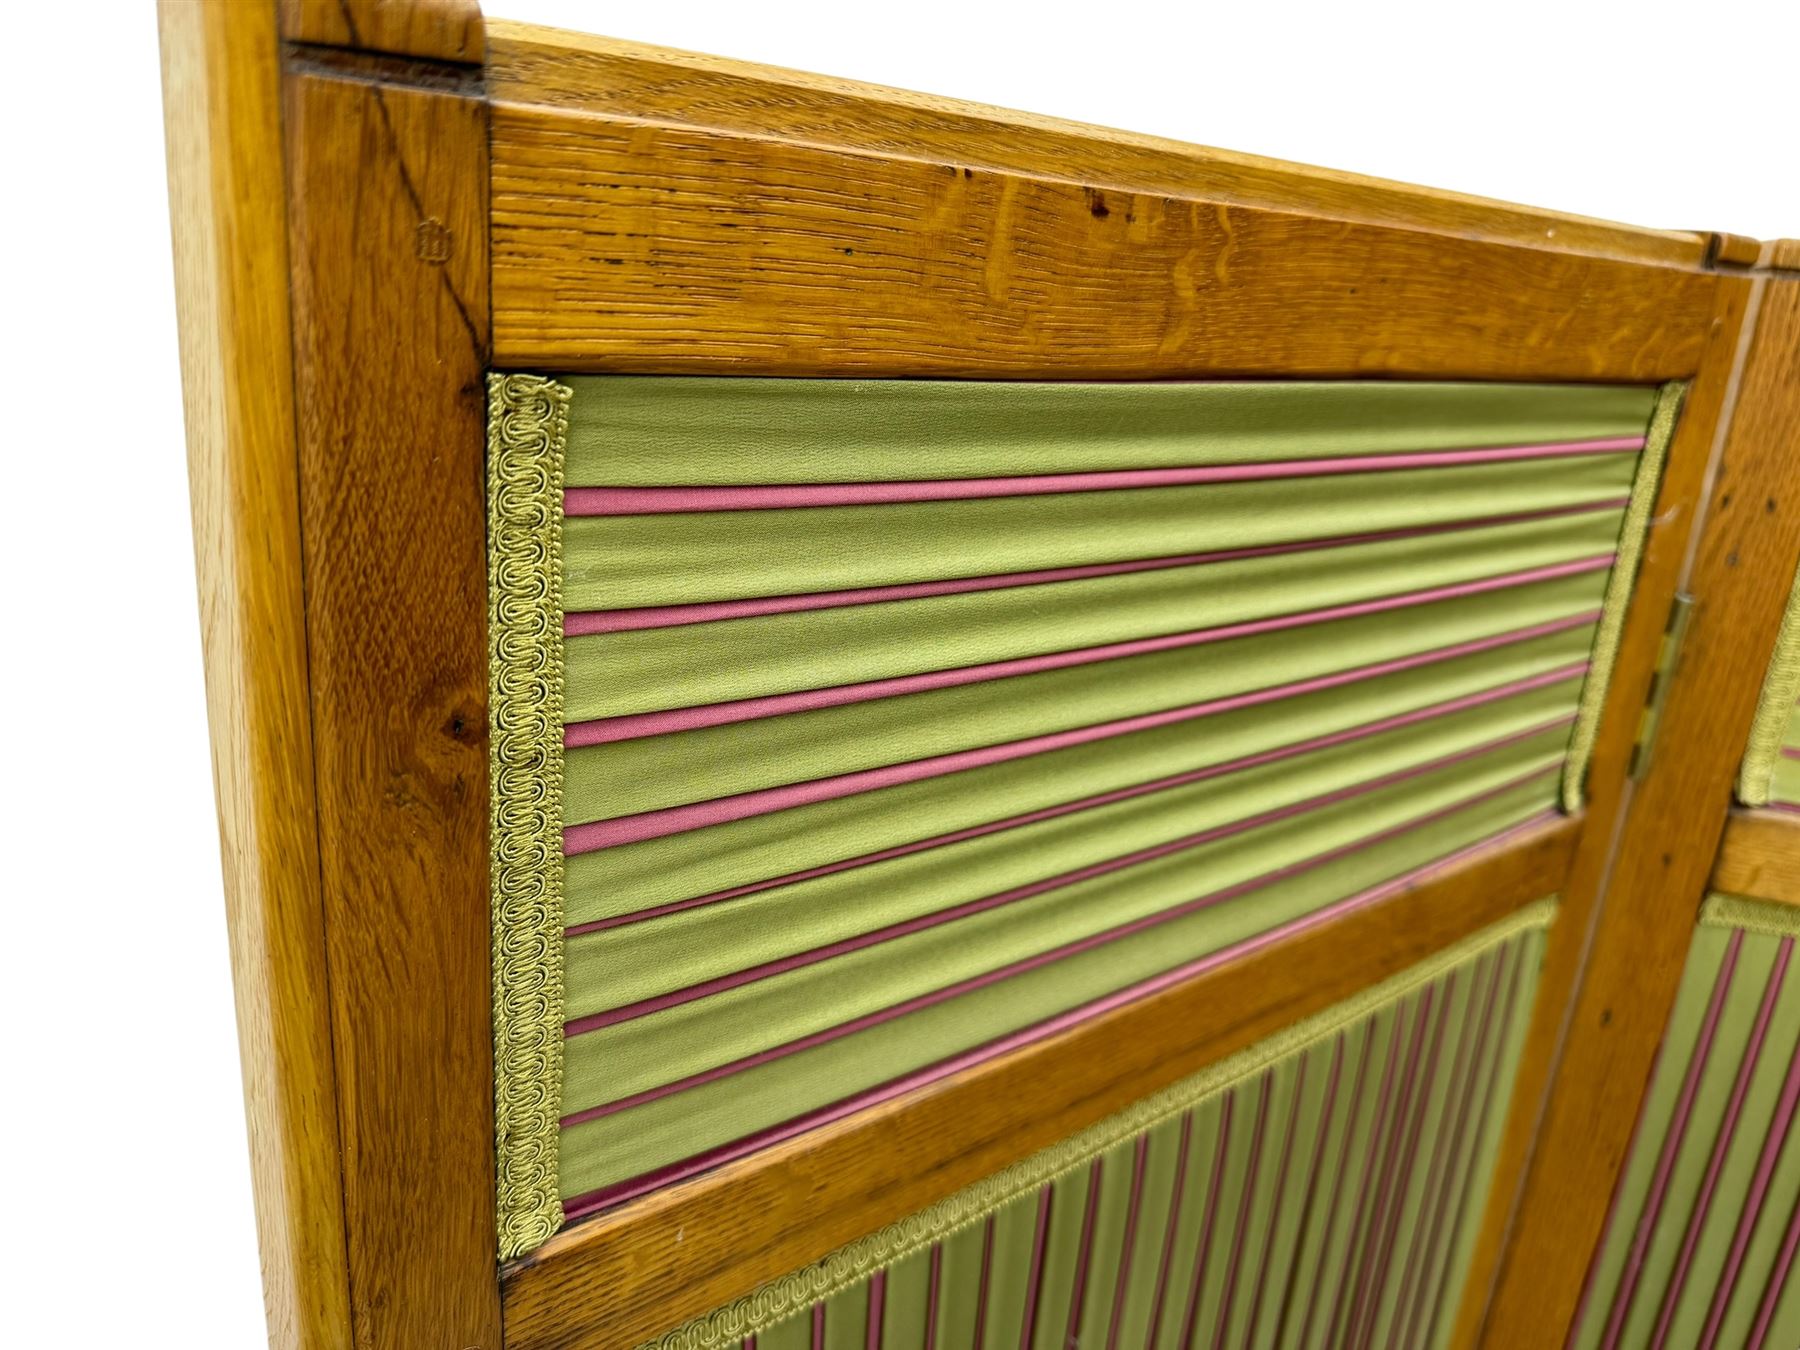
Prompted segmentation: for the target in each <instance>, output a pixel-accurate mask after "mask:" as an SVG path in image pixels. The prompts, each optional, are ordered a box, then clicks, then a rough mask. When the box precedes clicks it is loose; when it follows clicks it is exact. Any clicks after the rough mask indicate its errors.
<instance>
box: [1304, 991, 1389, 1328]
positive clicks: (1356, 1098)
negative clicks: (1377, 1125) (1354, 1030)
mask: <svg viewBox="0 0 1800 1350" xmlns="http://www.w3.org/2000/svg"><path fill="white" fill-rule="evenodd" d="M1398 1022H1399V1019H1398V1015H1396V1018H1395V1024H1396V1026H1398ZM1374 1056H1375V1023H1374V1020H1373V1019H1372V1018H1371V1019H1369V1020H1367V1021H1365V1022H1364V1023H1363V1048H1362V1055H1361V1057H1360V1059H1359V1060H1358V1061H1357V1066H1356V1083H1355V1085H1354V1086H1353V1087H1352V1089H1351V1093H1350V1106H1349V1114H1347V1115H1346V1116H1345V1117H1344V1133H1343V1137H1342V1140H1341V1142H1340V1143H1339V1144H1338V1154H1337V1167H1336V1168H1335V1169H1334V1170H1333V1173H1332V1180H1331V1202H1330V1203H1329V1204H1328V1205H1327V1206H1326V1207H1325V1228H1324V1230H1323V1231H1324V1234H1325V1236H1324V1239H1323V1240H1322V1241H1321V1242H1320V1244H1319V1262H1318V1267H1317V1268H1316V1269H1315V1270H1314V1271H1313V1278H1312V1280H1311V1281H1310V1282H1309V1283H1308V1285H1307V1293H1306V1320H1305V1321H1303V1322H1302V1323H1301V1324H1300V1341H1299V1343H1300V1344H1301V1345H1310V1344H1312V1329H1313V1316H1314V1314H1315V1313H1317V1312H1318V1311H1319V1310H1320V1309H1321V1308H1322V1307H1323V1306H1324V1304H1323V1303H1321V1302H1320V1299H1319V1293H1320V1291H1321V1290H1322V1289H1324V1287H1325V1281H1326V1279H1327V1277H1328V1274H1329V1272H1328V1271H1327V1270H1326V1269H1325V1260H1326V1258H1327V1257H1328V1256H1329V1255H1330V1253H1331V1230H1332V1229H1333V1228H1335V1227H1336V1226H1337V1216H1338V1201H1340V1200H1341V1199H1343V1198H1344V1178H1345V1177H1347V1176H1348V1175H1349V1173H1350V1146H1351V1144H1352V1143H1353V1142H1354V1140H1355V1135H1356V1117H1357V1115H1358V1113H1360V1112H1361V1110H1362V1099H1363V1089H1364V1088H1365V1087H1367V1086H1368V1080H1369V1064H1370V1062H1371V1061H1372V1060H1373V1059H1374ZM1370 1123H1371V1125H1373V1123H1374V1122H1373V1121H1371V1122H1370Z"/></svg>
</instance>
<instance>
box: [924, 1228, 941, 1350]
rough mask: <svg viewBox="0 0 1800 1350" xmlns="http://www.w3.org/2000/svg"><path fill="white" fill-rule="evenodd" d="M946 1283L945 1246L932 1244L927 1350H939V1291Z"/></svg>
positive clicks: (926, 1287)
mask: <svg viewBox="0 0 1800 1350" xmlns="http://www.w3.org/2000/svg"><path fill="white" fill-rule="evenodd" d="M943 1282H944V1244H943V1243H941V1242H934V1243H932V1244H931V1271H930V1274H929V1275H928V1276H927V1278H926V1282H925V1350H937V1324H938V1291H939V1290H940V1289H941V1288H942V1287H943Z"/></svg>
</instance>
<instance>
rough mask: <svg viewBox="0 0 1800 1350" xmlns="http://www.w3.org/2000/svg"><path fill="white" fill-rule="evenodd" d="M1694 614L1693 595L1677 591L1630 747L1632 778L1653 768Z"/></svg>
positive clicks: (1640, 776) (1642, 774)
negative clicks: (1667, 703) (1658, 737)
mask: <svg viewBox="0 0 1800 1350" xmlns="http://www.w3.org/2000/svg"><path fill="white" fill-rule="evenodd" d="M1693 617H1694V597H1693V596H1691V595H1683V594H1682V593H1680V592H1679V591H1678V592H1676V595H1675V599H1674V600H1673V601H1672V602H1671V603H1670V605H1669V621H1668V623H1666V624H1665V625H1664V626H1663V636H1662V649H1661V650H1660V651H1658V652H1657V654H1656V670H1655V672H1654V673H1653V674H1652V675H1651V676H1650V692H1649V693H1648V694H1647V695H1645V697H1644V714H1643V716H1642V717H1641V718H1640V719H1639V720H1638V734H1637V743H1636V744H1635V745H1633V746H1632V747H1631V777H1632V778H1633V779H1634V780H1635V779H1639V778H1642V777H1643V776H1644V771H1645V770H1646V769H1648V768H1649V767H1650V753H1651V751H1652V750H1654V749H1655V748H1656V733H1657V730H1658V728H1659V727H1660V726H1661V725H1662V710H1663V702H1664V701H1665V700H1666V699H1667V698H1668V695H1669V686H1670V685H1672V684H1673V683H1675V672H1676V670H1677V669H1678V668H1679V667H1680V665H1681V645H1682V643H1683V642H1685V641H1686V640H1687V632H1688V623H1689V621H1691V620H1692V619H1693Z"/></svg>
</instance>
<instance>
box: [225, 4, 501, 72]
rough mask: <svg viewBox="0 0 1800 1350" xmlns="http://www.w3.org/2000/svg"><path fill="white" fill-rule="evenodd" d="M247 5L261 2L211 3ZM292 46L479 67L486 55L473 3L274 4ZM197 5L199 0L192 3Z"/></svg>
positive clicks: (476, 6)
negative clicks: (307, 44) (349, 49)
mask: <svg viewBox="0 0 1800 1350" xmlns="http://www.w3.org/2000/svg"><path fill="white" fill-rule="evenodd" d="M213 2H214V3H220V4H223V3H234V4H251V3H261V2H262V0H213ZM275 2H276V6H277V9H278V10H279V13H280V15H281V35H282V36H283V37H284V38H286V39H288V41H290V42H313V43H319V44H321V45H323V46H329V47H353V48H358V49H360V50H363V51H371V52H384V53H386V54H388V55H391V56H416V57H422V58H424V59H427V60H436V61H458V62H478V61H480V60H481V58H482V56H483V55H484V54H485V53H486V50H487V44H486V40H485V35H484V32H483V27H482V20H481V6H480V5H479V4H478V3H476V0H275ZM190 3H199V0H190Z"/></svg>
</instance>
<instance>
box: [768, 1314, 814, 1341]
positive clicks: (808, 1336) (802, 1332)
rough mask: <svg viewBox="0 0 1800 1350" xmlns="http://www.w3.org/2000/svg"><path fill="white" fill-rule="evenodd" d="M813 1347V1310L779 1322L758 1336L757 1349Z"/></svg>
mask: <svg viewBox="0 0 1800 1350" xmlns="http://www.w3.org/2000/svg"><path fill="white" fill-rule="evenodd" d="M811 1347H812V1313H811V1310H804V1311H802V1312H801V1313H799V1314H798V1315H797V1316H794V1317H789V1318H786V1319H784V1320H783V1321H780V1322H777V1323H776V1324H775V1325H774V1326H772V1327H769V1328H768V1329H767V1330H765V1331H763V1332H761V1333H759V1334H758V1336H757V1338H756V1350H811Z"/></svg>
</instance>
